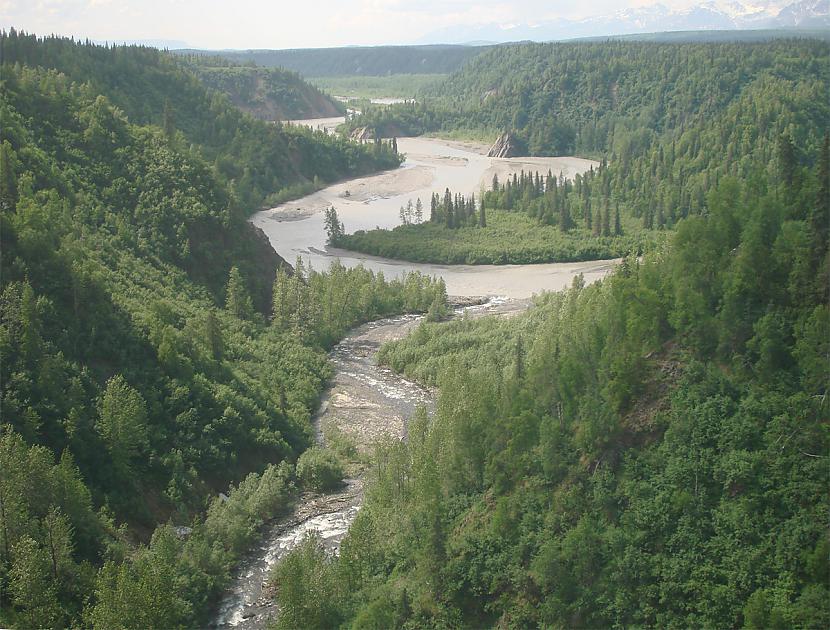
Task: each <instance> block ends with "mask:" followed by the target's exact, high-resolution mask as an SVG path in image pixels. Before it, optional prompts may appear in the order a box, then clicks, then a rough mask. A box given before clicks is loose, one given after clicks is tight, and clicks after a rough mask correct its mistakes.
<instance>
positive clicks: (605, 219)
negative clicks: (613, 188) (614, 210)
mask: <svg viewBox="0 0 830 630" xmlns="http://www.w3.org/2000/svg"><path fill="white" fill-rule="evenodd" d="M602 235H603V236H611V203H610V202H609V201H608V197H606V198H605V203H604V204H603V208H602Z"/></svg>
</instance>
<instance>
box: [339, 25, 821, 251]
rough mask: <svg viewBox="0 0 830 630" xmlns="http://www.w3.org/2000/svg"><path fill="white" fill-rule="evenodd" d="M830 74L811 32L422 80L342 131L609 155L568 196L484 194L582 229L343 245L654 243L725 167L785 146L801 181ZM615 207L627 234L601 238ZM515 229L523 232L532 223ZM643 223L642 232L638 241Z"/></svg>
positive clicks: (619, 51) (618, 246) (564, 49)
mask: <svg viewBox="0 0 830 630" xmlns="http://www.w3.org/2000/svg"><path fill="white" fill-rule="evenodd" d="M827 76H830V45H828V44H827V42H822V41H813V40H776V41H772V42H765V43H720V44H663V43H642V42H605V43H579V44H522V45H514V46H499V47H496V48H493V49H491V50H488V51H485V52H484V53H483V54H482V55H480V56H478V57H476V58H474V59H472V60H470V61H469V62H468V63H466V64H465V65H464V66H463V67H462V68H461V69H460V70H458V71H457V72H455V73H454V74H452V75H450V76H449V77H447V79H446V80H445V81H443V82H442V83H437V84H432V85H431V86H427V87H426V88H424V89H423V90H422V91H421V93H419V94H418V96H417V99H418V102H416V103H407V104H399V105H390V106H382V107H373V108H370V109H365V110H364V112H363V114H362V115H360V116H354V117H351V118H350V119H349V120H347V121H346V123H345V128H346V129H354V128H359V127H364V126H368V127H370V128H373V129H375V130H376V132H377V133H378V134H379V135H381V136H383V135H398V136H400V135H407V134H424V133H439V134H442V133H443V134H450V135H453V134H455V135H457V134H459V133H461V134H463V133H465V132H466V133H469V134H472V135H473V136H478V137H479V138H482V139H485V138H489V139H490V141H492V139H493V138H495V137H496V136H497V135H499V134H500V133H502V132H509V133H510V136H511V138H512V142H513V145H514V150H515V151H516V152H518V154H520V155H521V154H527V155H579V156H582V157H596V158H598V159H600V158H601V159H603V160H604V161H605V165H604V167H603V169H602V172H601V173H597V174H593V173H592V174H591V176H592V177H591V178H590V179H589V181H588V182H587V185H583V182H580V181H575V182H573V186H572V189H571V190H568V189H565V190H563V191H562V192H563V193H564V194H560V195H559V198H560V199H561V200H562V202H563V203H560V204H559V205H554V203H553V202H554V199H553V188H552V187H548V191H547V194H545V195H538V196H541V197H542V198H543V199H544V200H546V201H545V202H544V203H543V204H542V205H543V206H544V207H540V204H539V203H538V202H535V203H534V198H531V197H528V195H527V194H526V193H527V191H528V190H529V191H530V192H531V193H533V194H534V195H535V192H534V191H536V190H538V191H539V192H543V191H542V187H539V186H535V187H518V188H516V189H515V192H514V193H513V195H512V196H511V195H509V194H507V195H501V196H496V197H495V198H493V199H492V200H490V203H489V204H487V205H488V209H491V208H495V209H497V210H515V209H516V208H517V207H519V209H520V210H521V211H524V212H525V213H528V214H530V215H531V216H536V218H537V219H539V221H540V222H541V223H542V224H543V225H551V224H555V223H560V224H561V225H564V226H569V225H573V227H576V228H579V227H582V228H583V230H582V231H581V233H580V230H578V229H577V230H574V231H572V232H571V231H570V230H565V232H570V233H569V234H568V237H567V238H563V236H562V235H557V234H555V233H554V232H553V231H552V230H551V231H549V235H550V237H551V238H550V239H546V240H544V241H543V242H542V243H538V244H535V245H530V244H528V243H527V242H526V241H521V242H520V241H517V240H516V239H511V238H510V237H509V236H506V235H505V233H504V231H501V232H499V231H496V230H494V229H489V230H487V229H485V230H481V231H476V230H466V229H464V230H459V231H456V233H454V234H447V233H442V232H441V231H440V230H436V229H435V228H434V226H427V225H424V226H422V227H418V226H415V227H404V228H398V229H397V230H394V231H371V232H367V233H365V234H356V235H354V236H347V237H346V238H345V239H344V242H343V244H342V246H343V247H347V248H353V249H356V250H358V251H363V252H367V253H372V254H381V255H393V256H398V257H401V258H404V259H407V260H416V261H422V262H423V261H430V262H470V263H488V262H497V261H507V260H509V261H511V262H545V261H568V260H582V259H591V258H602V257H612V256H617V255H619V253H620V252H621V251H622V252H623V253H625V251H633V250H635V249H636V251H643V249H642V248H643V246H644V245H647V243H648V242H649V241H650V240H652V238H651V233H652V231H661V230H664V229H672V227H673V226H674V225H675V224H676V223H677V222H678V221H679V220H680V219H682V218H684V217H687V216H689V215H693V214H700V213H701V212H703V211H704V208H705V194H706V191H708V190H709V189H710V188H711V187H712V186H714V185H716V184H717V183H718V182H719V181H720V179H721V178H723V177H727V176H732V177H737V178H739V179H744V180H745V179H747V178H748V177H750V176H751V175H752V174H753V173H755V172H757V171H758V170H759V169H760V170H764V171H766V172H767V173H768V174H769V173H771V172H773V171H774V167H775V164H776V160H777V159H778V157H779V156H781V155H786V159H787V161H788V163H789V164H790V165H791V166H790V167H788V168H787V169H786V170H785V171H784V172H783V173H780V174H781V175H782V176H786V177H788V178H789V177H792V174H793V172H794V170H793V169H794V168H795V167H796V166H797V165H800V164H804V163H805V162H806V161H807V156H809V155H815V154H816V152H817V150H818V147H819V146H820V143H821V138H822V135H823V134H824V133H825V131H826V128H827V125H826V121H827V120H828V119H830V105H828V102H830V101H828V99H827V82H826V77H827ZM542 176H543V177H544V174H542ZM506 183H509V182H506ZM504 184H505V182H503V183H502V185H504ZM436 192H438V193H439V194H440V192H441V191H436ZM459 192H462V193H466V194H469V193H470V192H475V191H459ZM493 192H495V191H493ZM484 201H485V202H487V201H488V200H487V199H485V200H484ZM609 207H610V210H609V209H608V208H609ZM563 208H564V209H563ZM608 212H611V213H619V214H620V215H621V223H622V225H627V226H629V229H628V237H626V238H625V239H616V242H614V241H611V242H604V243H603V242H597V240H596V237H597V235H596V233H595V226H596V223H597V220H596V219H598V218H599V219H602V220H603V221H604V218H603V213H606V214H607V213H608ZM580 215H582V216H580ZM580 219H583V220H582V221H580ZM591 223H593V224H594V226H592V225H591ZM638 224H639V226H638ZM515 225H516V229H517V230H520V231H525V229H526V226H525V224H524V222H523V221H522V220H520V219H517V220H516V221H515ZM635 232H636V233H638V234H642V235H643V236H642V238H637V239H635V240H632V239H631V237H632V236H634V234H635ZM599 236H601V237H604V236H606V235H605V234H600V235H599ZM540 238H541V237H540ZM624 248H629V249H627V250H625V249H624ZM519 250H521V251H519Z"/></svg>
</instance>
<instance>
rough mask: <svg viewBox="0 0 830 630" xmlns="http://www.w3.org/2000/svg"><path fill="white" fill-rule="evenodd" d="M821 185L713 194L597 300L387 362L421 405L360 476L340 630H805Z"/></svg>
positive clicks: (544, 299) (816, 526) (548, 299)
mask: <svg viewBox="0 0 830 630" xmlns="http://www.w3.org/2000/svg"><path fill="white" fill-rule="evenodd" d="M821 169H822V166H821V163H819V164H817V166H816V167H815V168H814V169H810V168H804V167H798V168H796V170H795V171H794V173H793V178H792V181H793V184H788V183H787V182H785V181H784V180H783V179H782V180H780V181H778V180H776V181H775V182H770V181H769V180H768V179H766V178H765V176H764V175H757V176H756V177H753V178H750V180H749V181H748V182H740V181H737V180H731V179H725V180H723V181H722V182H721V183H720V184H719V186H718V187H717V188H715V189H714V190H713V191H712V193H711V194H710V196H709V199H708V201H707V203H708V205H709V208H710V209H711V211H710V212H709V213H708V214H706V215H703V216H696V217H689V218H688V219H685V220H684V221H682V222H680V224H679V225H678V230H677V233H676V235H675V236H674V238H672V239H671V240H669V242H668V243H667V245H666V246H665V247H664V248H663V249H662V250H660V251H657V252H653V253H651V254H647V255H646V256H644V257H643V259H642V260H638V259H637V258H636V257H633V256H632V257H627V258H626V259H624V260H623V262H622V263H621V265H620V266H619V268H618V269H617V271H616V272H615V273H614V274H613V275H611V276H610V277H608V278H607V279H605V280H603V281H601V282H598V283H596V284H594V285H591V286H588V287H585V286H584V285H583V283H582V282H581V281H580V280H577V281H575V282H574V285H573V287H572V288H571V289H569V290H568V291H566V292H563V293H561V294H549V295H545V296H541V297H540V298H537V300H536V302H535V305H534V306H533V307H532V308H531V309H530V310H529V311H528V312H527V313H526V314H523V315H521V316H517V317H513V318H510V319H496V318H482V319H478V320H464V319H462V320H458V321H452V322H448V323H446V324H422V325H421V326H420V327H418V328H417V329H416V330H415V331H414V332H413V333H412V334H411V335H410V336H409V337H408V338H406V339H404V340H401V341H398V342H395V343H392V344H389V345H386V346H384V347H383V349H382V350H381V353H380V360H381V361H382V362H383V363H385V364H387V365H390V366H391V367H392V368H393V369H395V370H397V371H401V372H403V373H404V374H405V375H406V376H407V377H409V378H414V379H416V380H419V381H421V382H422V383H424V384H427V385H438V386H439V388H440V389H439V399H438V404H437V409H436V413H435V415H434V416H433V417H432V418H427V417H426V416H425V414H421V415H420V416H418V417H416V418H415V419H413V420H412V421H411V422H410V425H409V439H408V441H407V442H391V443H388V444H386V445H383V446H381V447H380V448H379V450H378V452H377V454H376V456H375V465H374V468H373V480H372V483H371V485H370V486H369V487H368V489H367V498H366V503H365V505H364V507H363V509H362V510H361V512H360V515H359V516H358V519H357V520H356V521H355V523H354V525H353V528H352V531H351V533H350V534H349V536H348V537H347V538H346V539H345V540H344V541H343V544H342V553H341V556H340V558H339V559H338V560H337V561H336V562H335V566H334V569H333V570H334V571H335V572H337V573H338V574H339V575H342V576H344V579H345V580H346V584H347V585H349V586H350V588H351V590H350V591H349V593H350V595H349V596H345V597H344V596H343V595H342V594H340V593H338V594H336V595H331V596H330V600H329V601H328V602H327V605H331V606H335V607H336V608H337V612H338V614H339V615H340V616H341V618H343V619H345V621H344V622H343V623H344V625H348V624H351V625H358V624H359V623H366V624H367V625H370V626H371V625H385V626H389V627H391V626H393V625H394V626H401V625H403V626H412V627H422V626H427V625H432V626H440V627H446V626H463V627H488V626H505V627H512V626H521V627H530V626H533V627H535V626H550V627H574V626H575V627H617V626H619V627H624V626H625V627H627V626H637V627H674V626H677V627H721V626H734V627H741V626H744V627H764V628H776V627H781V628H784V627H804V628H818V627H822V626H823V625H825V624H826V621H827V618H828V615H830V607H828V604H827V597H826V596H827V593H828V592H827V561H826V559H827V557H826V554H827V549H828V546H829V545H830V543H829V542H828V537H827V529H826V514H827V510H828V507H830V506H828V500H827V494H826V488H827V486H828V483H829V482H830V476H828V468H827V453H828V452H830V442H828V433H827V422H826V418H827V384H828V379H827V376H828V374H830V363H828V359H827V347H826V341H825V338H826V337H827V335H826V334H825V332H826V331H825V328H826V324H827V321H826V319H827V309H826V304H825V303H824V299H825V298H824V296H825V295H826V290H827V286H826V278H825V276H823V275H821V274H816V273H811V274H810V273H807V274H805V273H803V270H804V269H805V267H804V265H805V262H806V261H809V260H811V257H812V256H813V255H814V248H813V245H812V243H813V238H812V237H813V235H812V233H811V227H810V225H811V220H810V219H809V213H808V212H806V211H805V210H806V209H807V208H809V207H810V206H811V205H812V204H813V203H814V200H815V198H816V196H815V195H816V193H817V191H818V190H819V188H820V187H819V181H818V180H819V178H820V177H821V172H822V170H821ZM783 217H790V219H787V220H783ZM794 217H801V218H800V219H798V218H794ZM784 252H786V253H784ZM824 264H827V261H826V260H825V261H824ZM819 374H823V377H824V378H823V380H820V379H819V378H818V377H819ZM401 593H404V594H405V595H406V606H401V607H400V610H401V611H402V612H401V613H400V615H397V614H396V613H394V606H393V602H395V601H396V598H397V597H398V596H399V594H401ZM297 597H298V599H300V596H297Z"/></svg>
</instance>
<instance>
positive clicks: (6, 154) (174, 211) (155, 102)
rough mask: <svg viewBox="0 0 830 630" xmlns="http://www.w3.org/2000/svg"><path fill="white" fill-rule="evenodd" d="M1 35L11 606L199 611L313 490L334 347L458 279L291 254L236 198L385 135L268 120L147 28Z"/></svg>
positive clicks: (179, 621) (3, 476)
mask: <svg viewBox="0 0 830 630" xmlns="http://www.w3.org/2000/svg"><path fill="white" fill-rule="evenodd" d="M0 45H2V52H3V60H4V64H3V65H2V90H1V92H2V96H1V97H0V118H2V121H3V125H2V136H1V137H0V207H2V214H0V237H2V242H0V246H1V247H2V259H0V264H1V265H2V288H0V405H2V407H1V408H0V409H1V410H2V414H1V415H2V427H1V428H0V625H3V626H4V627H21V628H30V627H56V628H57V627H89V626H94V627H100V628H112V627H122V628H123V627H132V628H153V627H154V628H172V627H198V626H202V625H204V624H205V623H206V622H207V618H208V615H209V614H210V611H211V606H212V605H213V603H214V602H215V600H216V597H217V595H219V594H221V592H222V591H223V589H224V586H225V584H226V583H227V581H228V579H229V575H230V570H231V569H232V568H233V567H234V566H235V563H236V562H237V560H238V558H239V557H240V554H241V553H242V552H244V551H245V550H246V549H247V548H248V546H249V545H250V543H251V542H252V541H253V540H254V537H255V536H256V533H257V531H258V528H259V525H261V524H262V523H263V522H265V521H266V520H268V519H269V518H271V517H273V516H274V515H276V514H279V513H282V512H284V511H285V510H287V509H288V508H289V507H290V505H291V504H292V501H293V500H294V498H295V497H296V495H297V493H298V491H299V490H301V489H303V484H304V481H303V479H300V478H298V477H297V475H296V471H295V467H294V465H295V463H296V462H297V461H298V457H299V456H300V455H301V453H303V452H304V451H305V449H307V448H308V447H309V446H310V445H311V443H312V442H313V436H312V434H311V427H310V423H309V419H310V417H311V414H312V413H313V412H314V411H315V409H316V406H317V402H318V400H319V396H320V393H321V392H322V390H323V388H324V386H325V384H326V381H327V378H328V376H329V374H330V366H329V364H328V363H327V360H326V356H325V350H326V349H327V348H329V347H330V346H331V345H332V344H333V343H334V342H335V341H336V340H337V339H339V337H340V336H342V335H343V333H344V332H345V331H346V330H348V329H349V328H350V327H352V326H354V325H356V324H357V323H360V322H363V321H366V320H370V319H374V318H377V317H380V316H383V315H388V314H393V313H400V312H410V311H416V312H418V311H421V312H426V311H427V310H429V309H430V308H431V307H432V308H435V307H434V305H435V304H441V305H442V304H443V301H444V300H445V299H446V290H445V289H444V287H443V285H442V283H440V282H438V281H434V280H432V279H429V278H425V277H423V276H419V275H417V274H413V275H411V276H409V277H406V278H398V279H394V280H391V281H387V280H386V279H384V278H383V277H382V275H375V274H373V273H372V272H369V271H366V270H363V269H361V268H357V269H348V270H347V269H345V268H343V267H341V266H339V265H333V266H332V267H331V268H330V269H328V270H312V269H306V268H304V266H303V264H302V261H297V262H296V263H295V264H294V267H293V269H292V268H290V267H288V266H287V265H286V264H285V262H284V261H282V260H281V259H280V258H279V257H278V256H277V255H276V254H275V253H274V252H273V250H272V249H271V248H270V245H269V244H268V243H267V241H265V242H263V239H264V238H265V237H264V235H262V234H261V233H257V232H256V231H255V230H253V229H252V228H251V227H250V226H249V224H248V223H247V221H246V216H247V214H248V213H249V212H251V211H252V210H254V209H256V208H257V207H258V205H259V204H260V203H262V197H263V191H265V190H274V191H279V190H284V189H287V188H290V187H291V186H297V185H298V184H302V183H304V182H308V183H311V182H315V181H325V180H327V179H329V178H335V177H341V176H344V175H347V174H350V173H359V172H366V171H371V170H373V169H380V168H384V167H387V166H388V165H389V164H393V165H394V164H397V163H398V162H397V157H396V156H394V155H393V154H392V153H391V152H388V151H387V150H386V149H385V148H384V147H379V148H376V147H361V146H358V145H352V144H349V143H347V142H346V141H343V140H338V139H335V138H331V137H328V136H325V134H318V133H311V132H306V131H302V130H296V129H282V128H280V127H279V126H274V125H272V126H268V125H266V124H265V123H263V122H260V121H257V120H255V119H253V118H251V117H249V116H247V115H244V114H242V113H241V112H239V111H238V110H236V109H234V108H233V107H232V106H231V105H230V104H229V103H228V101H227V100H226V99H225V98H224V97H222V96H221V95H219V94H218V93H216V92H211V91H208V90H207V89H205V88H204V87H203V86H202V85H201V83H200V82H199V80H198V79H197V78H196V77H195V76H193V75H191V74H189V73H188V72H187V71H186V70H184V69H182V68H181V67H180V66H179V65H178V63H177V62H176V61H175V60H174V59H172V58H169V57H167V56H165V55H163V54H161V53H159V52H158V51H156V50H152V49H146V48H141V47H123V46H117V47H106V46H97V45H93V44H87V43H80V42H73V41H70V40H67V39H59V38H45V39H40V38H36V37H34V36H31V35H23V34H20V33H16V32H12V31H9V32H8V33H3V34H2V36H0ZM272 153H273V155H274V156H275V159H274V160H267V159H265V156H268V155H271V154H272ZM277 158H278V159H277ZM225 165H229V167H230V168H232V169H234V170H229V168H228V167H226V166H225ZM253 173H256V175H253ZM260 187H261V188H260ZM251 201H253V202H254V205H253V206H251V205H249V202H251ZM274 296H276V308H275V305H274ZM306 469H307V466H306V468H304V471H305V472H304V478H309V479H313V478H314V475H309V474H308V473H307V471H306ZM220 493H224V495H221V496H220ZM222 496H224V497H225V498H222ZM217 497H218V498H217ZM183 532H184V533H183Z"/></svg>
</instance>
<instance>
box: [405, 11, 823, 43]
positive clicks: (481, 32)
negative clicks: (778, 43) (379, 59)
mask: <svg viewBox="0 0 830 630" xmlns="http://www.w3.org/2000/svg"><path fill="white" fill-rule="evenodd" d="M748 29H767V30H768V29H805V30H823V29H830V0H798V1H796V2H792V1H791V0H790V1H788V0H753V1H752V2H751V3H749V2H740V1H738V0H710V1H707V2H702V3H699V4H696V5H694V6H692V7H691V8H688V9H684V10H673V9H670V8H669V7H667V6H665V5H663V4H659V3H658V4H653V5H650V6H645V7H639V8H635V9H624V10H621V11H617V12H616V13H613V14H611V15H602V16H596V17H590V18H585V19H582V20H567V19H557V20H550V21H543V22H536V23H526V24H511V25H504V24H480V25H470V26H451V27H447V28H444V29H441V30H438V31H434V32H432V33H430V34H429V35H427V36H425V37H423V38H422V39H421V40H420V42H419V43H424V44H433V43H444V44H454V43H472V42H475V43H476V44H479V45H480V44H482V43H484V42H487V43H500V42H509V41H523V40H533V41H551V40H563V39H575V38H581V37H602V36H615V35H626V34H636V33H657V32H666V31H707V30H712V31H715V30H748Z"/></svg>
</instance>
